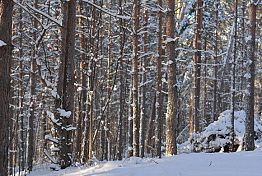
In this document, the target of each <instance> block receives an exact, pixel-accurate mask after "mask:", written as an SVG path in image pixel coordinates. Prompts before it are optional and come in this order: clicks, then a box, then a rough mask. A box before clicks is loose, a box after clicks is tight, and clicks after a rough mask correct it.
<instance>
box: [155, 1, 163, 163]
mask: <svg viewBox="0 0 262 176" xmlns="http://www.w3.org/2000/svg"><path fill="white" fill-rule="evenodd" d="M158 5H159V7H161V8H162V5H163V1H162V0H158ZM162 13H163V12H162V11H161V10H159V12H158V46H157V51H158V58H157V73H156V103H155V108H156V118H155V119H156V120H155V124H156V129H155V145H156V155H157V156H158V157H159V158H161V141H162V130H163V119H162V118H163V114H162V107H163V105H162V104H163V99H162V74H163V73H162V60H163V49H162V46H163V39H162V37H163V36H162V31H163V26H162V23H163V19H162V16H163V15H162Z"/></svg>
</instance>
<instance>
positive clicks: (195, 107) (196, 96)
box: [190, 0, 203, 133]
mask: <svg viewBox="0 0 262 176" xmlns="http://www.w3.org/2000/svg"><path fill="white" fill-rule="evenodd" d="M202 6H203V1H202V0H197V1H196V27H195V39H194V47H195V49H196V52H195V55H194V58H193V59H194V75H193V79H194V80H193V91H192V93H193V95H192V96H191V97H192V98H191V101H192V102H191V117H190V119H191V123H190V132H191V133H192V132H198V131H199V120H200V75H201V65H200V64H201V51H200V50H201V48H202V47H201V33H202V18H203V15H202V8H203V7H202Z"/></svg>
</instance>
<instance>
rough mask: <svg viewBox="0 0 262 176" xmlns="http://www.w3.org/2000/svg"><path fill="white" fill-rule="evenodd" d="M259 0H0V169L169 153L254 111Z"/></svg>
mask: <svg viewBox="0 0 262 176" xmlns="http://www.w3.org/2000/svg"><path fill="white" fill-rule="evenodd" d="M261 18H262V2H261V0H250V1H245V0H227V1H224V0H204V1H203V0H192V1H191V0H190V1H189V0H133V1H131V0H93V1H91V0H78V1H77V0H61V1H60V0H33V1H32V0H13V1H12V0H0V121H1V122H0V141H1V144H0V175H1V176H2V175H3V176H5V175H7V174H10V175H13V174H14V173H16V172H19V173H20V172H21V173H22V172H23V171H25V170H28V171H31V170H32V168H33V167H34V165H37V164H41V163H45V162H52V163H53V164H58V165H59V167H61V168H66V167H68V166H70V165H72V164H73V163H76V162H78V163H82V164H84V163H88V164H92V163H93V162H94V161H95V160H121V159H123V158H125V157H130V156H139V157H162V156H163V155H165V156H170V155H176V154H177V153H178V149H177V148H178V147H177V144H178V145H179V144H181V143H183V142H185V141H186V140H187V139H188V138H189V137H190V136H191V135H192V134H197V133H199V132H201V131H202V130H203V129H204V128H205V127H206V126H208V125H209V124H210V123H212V122H214V121H216V120H217V118H218V117H219V114H220V113H222V112H223V111H225V110H230V112H231V124H232V126H231V129H230V131H231V133H230V134H229V136H230V138H229V139H230V141H231V142H230V143H229V144H230V149H229V151H235V148H234V143H235V140H234V136H235V134H234V115H235V112H236V111H239V110H244V111H245V112H246V121H245V126H246V131H245V141H244V145H243V146H244V147H243V150H254V148H255V144H254V139H255V133H254V116H255V117H256V116H258V117H261V112H262V74H261V73H262V62H261V59H262V57H261V52H262V44H261V41H262V35H261V33H262V30H261V29H262V20H261Z"/></svg>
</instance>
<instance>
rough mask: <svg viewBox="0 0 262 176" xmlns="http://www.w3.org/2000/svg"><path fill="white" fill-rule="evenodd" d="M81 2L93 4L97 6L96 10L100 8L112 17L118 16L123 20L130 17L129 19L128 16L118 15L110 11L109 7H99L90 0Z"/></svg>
mask: <svg viewBox="0 0 262 176" xmlns="http://www.w3.org/2000/svg"><path fill="white" fill-rule="evenodd" d="M83 2H86V3H88V4H90V5H92V6H94V7H95V8H97V9H98V10H101V11H102V12H104V13H106V14H108V15H110V16H113V17H116V18H120V19H123V20H130V19H131V17H130V16H124V15H118V14H116V13H113V12H110V11H109V9H106V8H102V7H100V6H99V5H96V4H95V3H93V2H90V1H88V0H83Z"/></svg>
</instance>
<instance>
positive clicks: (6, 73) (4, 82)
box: [0, 0, 13, 176]
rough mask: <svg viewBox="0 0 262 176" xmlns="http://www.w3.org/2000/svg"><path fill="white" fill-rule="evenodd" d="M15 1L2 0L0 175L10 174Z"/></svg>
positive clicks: (0, 39)
mask: <svg viewBox="0 0 262 176" xmlns="http://www.w3.org/2000/svg"><path fill="white" fill-rule="evenodd" d="M12 12H13V1H9V0H0V95H1V98H0V121H1V123H0V141H1V143H0V175H1V176H2V175H3V176H5V175H7V174H8V143H9V140H8V126H9V123H8V122H9V119H10V117H9V115H10V114H9V102H10V96H9V95H10V68H11V59H12Z"/></svg>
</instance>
